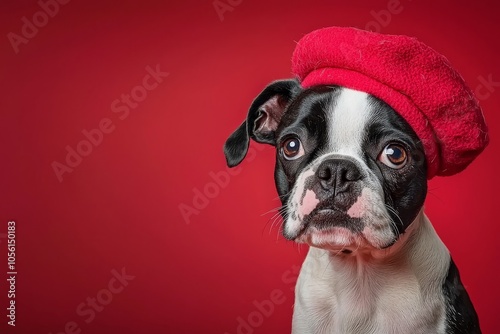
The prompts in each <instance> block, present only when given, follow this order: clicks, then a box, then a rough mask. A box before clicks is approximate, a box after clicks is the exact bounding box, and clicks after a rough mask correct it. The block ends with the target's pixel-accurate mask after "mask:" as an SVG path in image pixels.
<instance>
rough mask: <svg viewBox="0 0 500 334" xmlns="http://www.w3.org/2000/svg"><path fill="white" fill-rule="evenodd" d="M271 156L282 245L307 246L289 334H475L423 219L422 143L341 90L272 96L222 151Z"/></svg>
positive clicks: (364, 99)
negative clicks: (256, 150) (255, 147)
mask: <svg viewBox="0 0 500 334" xmlns="http://www.w3.org/2000/svg"><path fill="white" fill-rule="evenodd" d="M250 139H252V140H254V141H256V142H258V143H263V144H270V145H273V146H275V147H276V166H275V172H274V177H275V183H276V188H277V191H278V193H279V196H280V199H281V201H282V205H283V206H282V210H281V211H280V212H281V213H282V216H283V219H284V222H283V226H282V232H283V235H284V237H285V238H286V239H288V240H292V241H295V242H297V243H301V244H307V245H309V246H310V247H309V251H308V253H307V256H306V258H305V260H304V263H303V265H302V269H301V272H300V275H299V278H298V280H297V284H296V288H295V304H294V312H293V321H292V333H293V334H306V333H310V334H322V333H325V334H326V333H328V334H330V333H339V334H354V333H356V334H391V333H392V334H434V333H443V334H444V333H446V334H458V333H460V334H476V333H481V330H480V327H479V320H478V316H477V314H476V311H475V310H474V307H473V305H472V303H471V301H470V298H469V296H468V294H467V292H466V290H465V289H464V286H463V285H462V283H461V280H460V275H459V272H458V270H457V267H456V265H455V263H454V262H453V259H452V258H451V256H450V253H449V251H448V250H447V248H446V246H445V245H444V244H443V242H442V241H441V240H440V238H439V236H438V235H437V233H436V232H435V230H434V228H433V227H432V225H431V223H430V221H429V219H428V218H427V216H426V215H425V213H424V209H423V205H424V200H425V197H426V193H427V177H426V175H427V171H428V166H429V161H427V159H426V155H425V152H424V146H423V144H422V141H421V140H419V137H418V136H417V134H416V133H415V132H414V130H413V129H412V127H411V126H410V125H409V124H408V123H407V121H406V120H405V119H404V118H403V117H401V116H400V115H399V114H398V113H397V112H396V111H395V110H394V109H393V108H392V107H391V106H390V105H389V104H388V103H386V102H385V101H383V100H381V99H379V98H377V97H375V96H373V95H371V94H368V93H366V92H364V91H361V90H354V89H349V88H346V87H343V86H340V85H316V86H313V87H308V88H303V87H302V86H301V85H300V83H299V82H298V81H297V80H295V79H289V80H279V81H275V82H272V83H271V84H269V85H268V86H267V87H266V88H265V89H264V90H263V91H262V92H261V93H260V94H259V95H258V96H257V97H256V98H255V100H254V101H253V103H252V104H251V106H250V109H249V112H248V116H247V118H246V120H245V121H244V122H243V123H242V124H241V126H239V127H238V128H237V129H236V130H235V131H234V132H233V133H232V134H231V135H230V137H229V138H228V139H227V141H226V143H225V145H224V153H225V156H226V160H227V164H228V165H229V166H230V167H234V166H236V165H238V164H239V163H240V162H242V161H243V159H244V158H245V155H246V153H247V150H248V147H249V142H250Z"/></svg>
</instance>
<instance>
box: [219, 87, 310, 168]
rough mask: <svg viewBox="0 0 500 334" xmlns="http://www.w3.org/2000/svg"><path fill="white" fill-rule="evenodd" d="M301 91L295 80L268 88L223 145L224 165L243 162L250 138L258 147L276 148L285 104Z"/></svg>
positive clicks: (230, 165)
mask: <svg viewBox="0 0 500 334" xmlns="http://www.w3.org/2000/svg"><path fill="white" fill-rule="evenodd" d="M300 90H301V87H300V85H299V83H298V82H297V81H296V80H293V79H289V80H278V81H274V82H272V83H271V84H269V85H268V86H267V87H266V88H265V89H264V90H263V91H262V92H261V93H260V94H259V95H258V96H257V97H256V98H255V100H254V101H253V102H252V105H251V106H250V109H249V111H248V115H247V119H246V120H245V121H244V122H243V124H241V125H240V126H239V128H238V129H236V131H234V132H233V133H232V134H231V136H229V138H228V139H227V141H226V144H225V145H224V154H225V155H226V161H227V165H228V166H229V167H234V166H236V165H238V164H239V163H240V162H241V161H243V159H244V158H245V156H246V154H247V151H248V147H249V145H250V138H252V139H253V140H255V141H256V142H258V143H265V144H270V145H276V139H275V131H276V129H277V128H278V125H279V123H280V120H281V117H282V116H283V114H284V113H285V109H286V107H287V105H288V103H289V102H290V101H291V100H292V99H293V97H295V96H296V95H297V94H298V93H299V92H300Z"/></svg>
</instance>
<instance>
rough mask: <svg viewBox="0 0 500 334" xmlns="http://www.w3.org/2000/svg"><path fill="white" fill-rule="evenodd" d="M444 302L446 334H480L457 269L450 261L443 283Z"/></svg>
mask: <svg viewBox="0 0 500 334" xmlns="http://www.w3.org/2000/svg"><path fill="white" fill-rule="evenodd" d="M443 293H444V296H445V300H446V303H445V304H446V327H447V329H446V333H447V334H480V333H481V329H480V328H479V319H478V316H477V314H476V311H475V310H474V307H473V306H472V302H471V300H470V298H469V295H468V294H467V291H466V290H465V288H464V286H463V285H462V282H461V280H460V274H459V272H458V268H457V266H456V265H455V262H454V261H453V259H450V267H449V269H448V275H447V276H446V279H445V281H444V283H443Z"/></svg>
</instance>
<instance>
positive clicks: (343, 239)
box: [284, 210, 397, 253]
mask: <svg viewBox="0 0 500 334" xmlns="http://www.w3.org/2000/svg"><path fill="white" fill-rule="evenodd" d="M373 221H374V220H373V217H371V216H370V215H367V216H366V217H365V218H358V219H351V218H346V217H345V216H342V215H340V214H339V213H338V212H335V211H334V210H321V211H319V212H317V213H315V214H314V215H310V216H307V217H305V218H304V219H303V220H301V221H300V222H299V224H297V222H296V223H295V226H296V230H295V231H288V233H287V231H286V230H285V231H284V232H285V233H284V236H285V238H287V239H289V240H293V241H295V242H297V243H301V244H308V245H309V246H311V247H316V248H321V249H325V250H329V251H332V252H339V253H340V252H342V253H352V252H354V251H361V250H381V249H385V248H388V247H390V246H392V245H393V244H394V243H395V242H396V240H397V236H396V235H394V232H393V231H392V229H391V228H390V224H391V222H390V219H387V220H377V223H375V224H374V223H373Z"/></svg>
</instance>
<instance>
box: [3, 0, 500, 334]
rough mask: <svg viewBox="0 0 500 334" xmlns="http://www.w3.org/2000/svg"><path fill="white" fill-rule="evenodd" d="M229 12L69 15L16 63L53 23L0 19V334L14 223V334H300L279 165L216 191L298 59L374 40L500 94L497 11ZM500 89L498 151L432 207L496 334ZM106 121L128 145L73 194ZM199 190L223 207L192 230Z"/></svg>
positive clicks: (438, 191)
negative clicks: (274, 84) (317, 40)
mask: <svg viewBox="0 0 500 334" xmlns="http://www.w3.org/2000/svg"><path fill="white" fill-rule="evenodd" d="M224 2H225V1H224ZM231 2H232V3H233V5H235V6H232V11H227V12H225V13H224V14H223V20H222V21H221V19H220V18H219V16H218V14H217V12H216V10H215V9H214V6H213V1H212V0H206V1H175V2H174V1H170V2H168V3H167V2H166V1H156V2H147V1H115V2H105V1H79V0H73V1H70V2H69V3H68V4H65V5H61V6H60V9H59V12H58V13H57V14H56V15H55V16H54V17H53V18H50V20H49V22H48V23H47V24H46V25H45V26H43V27H41V28H39V31H38V33H37V34H36V36H35V37H33V38H31V39H29V42H28V43H27V44H21V45H19V52H18V53H17V54H16V53H15V52H14V49H13V47H12V46H11V44H10V42H9V40H8V38H7V34H8V33H9V32H14V33H16V34H21V28H22V25H23V23H22V21H21V19H22V18H23V16H26V17H28V19H29V20H30V21H32V17H33V14H35V13H36V12H37V11H39V10H40V7H39V5H38V4H37V2H36V1H14V0H10V1H2V2H1V5H0V32H1V36H3V37H2V39H1V42H0V48H1V53H0V63H1V67H0V73H1V83H0V85H1V86H0V88H1V90H0V94H1V95H0V126H1V131H0V143H1V152H2V155H1V157H2V162H1V170H2V173H1V177H0V191H1V199H0V242H1V243H0V247H1V253H0V254H3V255H2V256H0V263H1V266H0V268H4V269H2V274H1V276H0V277H4V278H3V279H2V280H1V282H2V283H1V285H0V289H1V291H0V301H1V307H0V315H1V317H0V319H2V320H1V325H0V326H1V327H0V328H2V331H3V329H5V328H7V326H6V322H7V319H6V316H5V315H6V310H5V308H6V307H7V298H6V295H7V286H6V284H5V275H6V274H5V273H6V272H7V270H6V262H7V259H6V255H5V254H6V238H5V233H6V231H7V221H8V220H15V221H16V223H17V232H16V233H17V234H16V237H17V271H18V276H17V285H16V288H17V294H16V305H17V318H16V320H17V321H16V324H17V326H16V327H15V328H11V327H9V328H8V329H9V332H16V333H50V332H52V333H54V334H55V333H59V332H63V331H64V327H65V325H66V324H67V323H68V322H71V321H74V322H75V323H76V324H77V325H78V326H79V329H80V330H81V333H114V332H119V333H201V332H203V333H217V334H224V333H226V332H227V333H230V334H234V333H238V317H241V318H243V319H248V317H249V316H251V317H252V316H253V317H254V318H253V322H252V323H253V324H254V325H256V328H252V329H251V330H247V331H246V332H245V331H244V330H240V333H247V332H252V331H253V332H254V333H289V332H290V324H291V314H292V302H293V293H292V291H291V290H290V289H291V288H292V287H293V278H294V277H295V273H292V271H291V270H292V267H293V266H294V265H297V264H300V263H301V261H302V258H303V257H304V255H305V253H306V248H305V247H303V248H298V247H297V246H295V245H294V244H293V243H290V242H286V241H284V240H283V238H282V237H281V236H278V237H277V233H278V228H277V227H276V225H274V227H273V224H272V221H270V219H271V218H272V216H273V213H268V214H265V213H266V212H268V211H269V210H272V209H273V208H276V207H278V206H279V202H278V200H277V194H276V191H275V189H274V185H273V177H272V172H273V168H274V166H273V164H274V162H273V151H272V149H270V148H266V149H265V150H263V151H258V153H257V154H256V157H255V159H254V160H252V161H246V162H244V163H243V165H242V167H241V169H239V174H238V175H234V176H231V177H230V178H229V183H228V184H227V185H223V187H220V186H217V187H215V188H214V187H213V185H214V184H213V183H212V181H213V180H212V177H211V174H210V173H211V172H214V173H219V172H221V171H225V170H226V169H225V161H224V157H223V154H222V145H223V143H224V141H225V139H226V137H227V136H228V135H229V134H230V133H231V132H232V131H233V130H234V129H235V128H236V126H238V125H239V124H240V122H241V121H242V120H243V118H244V117H245V115H246V111H247V108H248V106H249V104H250V102H251V101H252V99H253V98H254V97H255V96H256V95H257V94H258V92H259V91H260V90H261V89H262V88H263V87H264V86H265V85H266V84H267V83H268V82H270V81H272V80H275V79H279V78H286V77H290V76H291V73H290V57H291V54H292V51H293V49H294V46H295V42H294V41H297V40H298V39H300V37H301V36H303V35H304V34H305V33H307V32H309V31H311V30H313V29H316V28H320V27H324V26H331V25H343V26H356V27H359V28H365V27H366V26H367V24H368V23H370V22H371V24H370V25H369V27H371V28H372V29H380V31H382V32H384V33H394V34H408V35H412V36H416V37H418V38H419V39H420V40H422V41H424V42H425V43H427V44H428V45H430V46H432V47H434V48H435V49H437V50H438V51H440V52H441V53H443V54H445V55H446V56H447V57H448V58H449V60H450V61H451V62H452V64H454V66H455V67H456V68H457V69H458V70H459V72H460V73H461V74H462V75H463V77H464V78H465V80H466V81H467V82H468V83H469V84H470V86H471V87H472V88H473V89H476V88H477V87H479V85H481V79H480V78H481V77H483V78H488V76H490V75H491V76H492V78H493V80H494V81H496V82H498V81H500V65H499V62H498V59H499V56H500V54H499V40H498V32H499V31H500V20H499V19H498V14H499V11H498V9H497V7H495V6H496V5H495V2H493V1H489V2H487V1H483V2H479V1H477V2H472V1H448V2H446V3H444V2H439V3H438V2H436V1H431V0H419V1H410V0H401V1H400V3H401V5H400V7H402V10H400V12H399V13H397V14H393V15H391V17H390V20H389V18H388V17H387V16H386V17H383V20H381V19H380V18H379V21H378V22H377V20H376V18H375V17H376V16H377V14H376V13H380V11H384V10H387V9H388V6H389V4H390V3H391V2H390V1H389V2H388V1H385V0H384V1H361V0H357V1H331V0H328V1H326V0H325V1H320V0H316V1H302V2H291V1H273V2H270V1H236V0H232V1H231ZM239 2H240V3H239ZM238 3H239V4H238ZM389 7H390V6H389ZM400 7H398V8H400ZM374 13H375V14H374ZM389 21H390V22H389ZM157 64H159V65H160V69H161V70H162V71H165V72H169V73H170V75H169V76H168V77H167V78H165V79H164V81H163V82H162V83H160V84H159V85H158V87H157V88H155V89H154V90H151V91H150V92H149V93H148V96H147V98H146V99H145V100H144V101H142V102H140V103H139V105H138V106H137V108H135V109H132V110H131V112H130V115H129V116H128V117H127V118H125V119H123V120H121V119H120V118H119V117H118V116H119V115H120V114H116V113H114V112H113V111H112V110H111V103H112V102H113V101H114V100H115V99H119V98H120V96H121V94H129V93H130V92H131V90H132V89H133V88H134V87H135V86H137V85H141V84H142V80H143V78H144V76H145V75H146V74H147V72H146V67H147V66H151V67H153V68H154V67H155V66H156V65H157ZM490 88H491V92H489V91H487V90H486V91H485V90H484V89H482V90H481V92H483V93H485V95H487V96H484V99H483V101H481V103H482V106H483V109H484V113H485V116H486V119H487V121H488V124H489V127H490V132H491V144H490V146H489V147H488V148H487V150H486V151H485V152H484V153H483V154H482V155H481V156H480V157H479V158H478V159H477V161H475V162H474V163H473V164H472V165H471V166H470V168H468V169H467V170H466V171H465V172H463V173H461V174H460V175H457V176H454V177H450V178H441V179H435V180H433V181H431V183H430V194H429V196H428V200H427V213H428V215H429V216H430V218H431V221H432V222H433V223H434V226H435V227H436V229H437V231H438V233H439V234H440V236H441V237H442V239H443V240H444V242H445V243H446V244H447V246H448V247H449V249H450V251H451V253H452V255H453V257H454V258H455V260H456V262H457V264H458V266H459V268H460V270H461V274H462V279H463V282H464V284H465V285H466V287H467V289H468V291H469V294H470V296H471V298H472V300H473V302H474V303H475V306H476V309H477V311H478V313H479V316H480V320H481V324H482V328H483V332H484V333H496V332H498V329H497V328H498V327H499V326H498V324H497V321H498V319H497V318H498V316H497V314H498V310H497V301H498V300H499V299H500V290H499V284H498V269H499V267H498V266H499V265H498V263H499V262H498V256H499V255H500V254H499V251H498V248H497V244H496V242H497V240H498V236H499V234H500V227H499V225H498V213H495V211H496V209H497V208H498V204H497V200H498V189H499V187H500V184H499V180H498V177H497V172H496V170H497V168H498V165H495V162H496V161H497V158H496V157H495V154H496V152H498V149H499V146H500V142H499V140H498V136H497V135H496V134H497V133H499V131H500V129H499V127H500V123H499V116H498V113H497V106H498V103H499V102H500V87H498V86H496V87H490ZM479 89H481V88H479ZM486 93H488V94H486ZM103 118H109V119H110V120H111V121H112V123H113V125H114V126H115V128H114V131H113V132H112V133H109V134H105V135H104V138H103V140H102V143H101V144H100V145H98V146H97V147H94V148H93V151H92V153H91V154H89V155H88V156H86V157H84V158H83V160H82V162H81V163H80V164H79V165H78V166H76V167H75V168H74V170H73V171H72V172H71V173H65V174H63V181H62V182H59V181H58V179H57V177H56V175H55V173H54V170H53V168H52V166H51V164H52V163H53V162H54V161H58V162H60V163H64V160H65V157H66V149H65V147H66V146H67V145H69V146H70V147H72V148H74V149H75V148H76V146H77V144H78V143H79V142H80V141H82V140H84V139H85V137H84V136H83V134H82V130H91V129H94V128H97V127H98V125H99V122H100V121H101V120H102V119H103ZM211 187H212V188H211ZM197 190H200V191H202V192H203V191H205V190H207V191H209V192H210V191H212V193H210V196H211V197H213V198H209V199H207V200H206V201H205V203H203V202H200V203H201V204H200V203H198V207H199V208H201V209H199V210H197V212H196V214H192V215H190V216H189V218H188V219H184V218H183V216H182V214H181V212H180V209H179V208H180V205H182V204H184V205H186V206H193V200H194V199H196V198H195V193H196V191H197ZM181 207H184V208H185V206H181ZM187 222H189V224H188V223H187ZM122 268H125V269H126V272H127V274H129V275H133V276H135V278H134V279H133V280H132V281H130V283H129V284H128V286H126V287H125V288H124V289H123V291H122V292H121V293H119V294H115V295H113V299H112V301H111V302H110V303H109V304H108V305H106V306H105V307H104V309H103V310H102V311H101V312H98V313H96V316H95V319H93V321H91V322H90V323H88V324H87V323H86V322H85V321H84V320H85V317H82V316H79V315H78V314H77V313H76V309H77V306H78V305H79V304H80V303H82V302H85V300H86V298H87V297H96V295H97V294H98V293H99V292H100V291H101V290H102V289H105V288H106V287H107V286H108V283H109V282H110V279H111V278H112V274H111V270H113V269H116V270H118V271H120V270H121V269H122ZM277 289H278V290H281V291H283V292H284V296H283V297H282V298H281V299H280V300H281V301H282V300H283V299H285V301H284V302H283V303H281V304H276V305H275V306H274V311H273V312H269V313H271V314H267V315H265V316H264V317H263V318H264V319H263V321H261V322H262V324H260V323H259V321H258V320H259V317H258V314H256V313H255V311H256V310H257V308H256V306H255V304H254V301H255V300H256V301H258V302H261V301H263V300H267V299H269V298H270V295H271V292H272V291H273V290H277ZM275 293H278V292H276V291H275ZM245 321H247V320H245ZM257 325H258V326H257Z"/></svg>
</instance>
